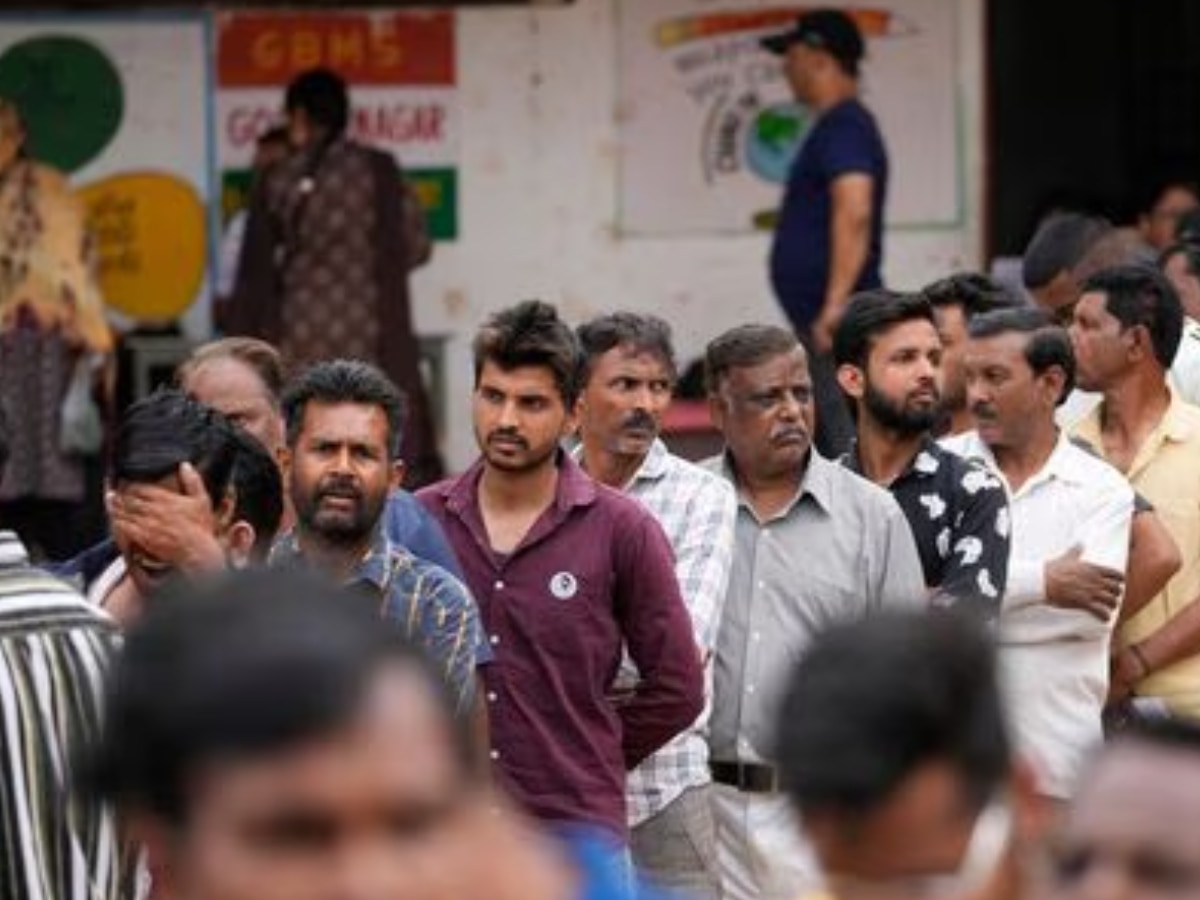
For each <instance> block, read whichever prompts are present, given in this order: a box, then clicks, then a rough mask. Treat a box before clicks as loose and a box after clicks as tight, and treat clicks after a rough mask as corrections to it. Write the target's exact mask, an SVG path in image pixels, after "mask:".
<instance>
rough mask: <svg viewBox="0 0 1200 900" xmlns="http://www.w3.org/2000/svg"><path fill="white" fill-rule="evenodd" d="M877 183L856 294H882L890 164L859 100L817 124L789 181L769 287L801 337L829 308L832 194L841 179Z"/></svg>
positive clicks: (828, 112) (835, 109)
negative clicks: (854, 176) (878, 289)
mask: <svg viewBox="0 0 1200 900" xmlns="http://www.w3.org/2000/svg"><path fill="white" fill-rule="evenodd" d="M853 173H863V174H866V175H870V176H871V177H872V179H873V180H874V197H873V203H872V208H873V214H872V217H871V246H870V251H869V253H868V255H867V262H866V265H864V266H863V270H862V273H861V275H860V276H859V279H858V283H857V284H856V285H855V290H856V291H858V290H866V289H868V288H874V287H879V286H880V284H881V282H880V278H879V269H880V265H881V264H882V262H883V205H884V200H885V198H886V196H887V181H888V161H887V150H886V149H885V147H884V145H883V137H882V136H881V135H880V133H879V127H878V126H877V125H876V124H875V117H874V116H872V115H871V113H870V111H868V110H867V108H866V107H865V106H863V105H862V104H861V103H859V102H858V101H857V100H847V101H845V102H844V103H840V104H838V105H837V106H834V107H833V108H831V109H828V110H826V111H825V113H824V114H823V115H822V116H821V117H820V118H819V119H817V123H816V125H814V126H813V129H812V131H811V132H809V134H808V136H807V137H806V138H805V140H804V144H803V146H802V147H801V148H800V152H799V154H798V155H797V156H796V161H795V163H793V164H792V172H791V174H790V175H789V177H788V185H787V190H786V191H785V193H784V197H783V208H782V209H781V210H780V213H779V223H778V226H777V227H776V230H775V243H774V245H773V246H772V248H771V286H772V287H773V288H774V290H775V296H776V297H777V298H778V299H779V302H780V304H781V305H782V306H783V309H784V312H785V313H787V316H788V318H789V319H790V320H791V322H792V326H793V327H794V328H796V330H797V331H799V332H801V333H804V332H807V330H808V328H809V326H810V325H811V324H812V322H813V321H814V320H815V319H816V318H817V316H818V315H819V314H820V312H821V307H822V306H823V305H824V303H825V286H826V283H827V282H828V280H829V251H830V243H831V234H830V226H831V220H830V213H831V207H832V201H831V194H830V188H831V186H832V184H833V182H834V181H835V180H836V179H837V178H839V177H840V176H842V175H849V174H853Z"/></svg>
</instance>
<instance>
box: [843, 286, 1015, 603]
mask: <svg viewBox="0 0 1200 900" xmlns="http://www.w3.org/2000/svg"><path fill="white" fill-rule="evenodd" d="M833 358H834V363H835V364H836V365H837V377H838V383H839V384H840V385H841V387H842V390H843V391H844V392H845V393H846V397H847V398H848V399H849V400H850V401H851V402H852V403H853V408H854V413H855V415H854V419H855V424H856V430H857V439H856V440H855V443H854V445H853V446H852V447H851V449H850V452H849V453H848V454H847V455H846V456H845V457H843V459H842V463H843V465H845V466H846V468H848V469H849V470H850V471H852V472H856V473H857V474H859V475H862V476H863V477H864V478H868V479H870V480H871V481H873V482H875V483H876V484H878V485H879V486H881V487H885V488H887V489H888V490H889V491H891V493H892V496H893V497H895V498H896V502H897V503H899V504H900V508H901V509H902V510H903V511H904V515H905V517H906V518H907V519H908V524H909V525H910V526H911V527H912V532H913V537H914V538H916V541H917V549H918V550H919V551H920V553H921V567H922V569H923V570H924V572H925V584H926V586H927V587H928V588H929V590H930V592H931V594H932V598H933V601H934V603H935V605H940V606H959V607H961V608H962V609H965V610H968V611H970V612H971V613H973V614H976V615H979V616H981V617H983V618H984V619H991V618H993V617H994V616H995V615H996V613H997V612H999V610H1000V598H1001V597H1003V596H1004V586H1005V584H1006V582H1007V579H1008V550H1009V531H1008V501H1007V499H1006V498H1005V495H1004V487H1003V486H1002V485H1001V484H1000V482H999V480H997V479H996V478H995V477H994V476H993V475H992V474H991V473H989V472H988V470H987V469H985V468H983V467H982V466H981V465H979V464H977V463H971V462H968V461H967V460H964V459H963V458H962V457H959V456H956V455H954V454H953V453H950V452H948V451H946V450H943V449H942V448H941V447H939V446H938V445H937V443H936V442H935V441H934V440H933V438H932V437H931V436H930V429H931V428H933V426H934V424H935V423H936V422H937V420H938V417H939V416H940V415H941V393H940V379H941V375H942V343H941V339H940V338H939V337H938V329H937V319H936V317H935V314H934V311H933V307H932V306H931V305H930V303H929V301H928V300H926V299H924V298H923V297H920V296H917V295H912V294H909V295H905V294H893V293H891V292H888V291H868V292H864V293H861V294H858V295H857V296H855V297H854V298H852V299H851V301H850V304H849V305H848V306H847V307H846V312H845V314H844V315H843V316H842V319H841V321H840V322H839V323H838V327H837V331H836V332H835V333H834V337H833Z"/></svg>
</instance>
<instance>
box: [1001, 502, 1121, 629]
mask: <svg viewBox="0 0 1200 900" xmlns="http://www.w3.org/2000/svg"><path fill="white" fill-rule="evenodd" d="M1132 517H1133V491H1132V490H1130V488H1129V486H1128V485H1127V484H1125V483H1124V482H1121V483H1119V484H1118V483H1116V482H1114V483H1113V484H1111V485H1109V486H1107V487H1098V488H1097V489H1096V490H1095V491H1094V492H1093V493H1092V495H1091V497H1090V498H1089V504H1088V509H1087V510H1086V512H1085V514H1084V516H1083V518H1082V520H1081V521H1080V522H1079V523H1078V525H1077V527H1076V528H1075V529H1074V532H1073V538H1074V541H1075V543H1074V545H1073V546H1071V547H1070V548H1069V549H1068V550H1067V551H1066V552H1065V553H1063V554H1061V555H1059V556H1057V557H1054V558H1052V559H1049V560H1046V559H1038V558H1025V559H1013V560H1012V563H1011V565H1010V567H1009V573H1008V595H1007V598H1006V600H1005V606H1006V608H1008V609H1015V608H1019V607H1021V606H1029V605H1032V604H1035V603H1046V604H1048V605H1050V606H1056V607H1059V608H1060V609H1073V610H1079V611H1081V612H1086V613H1088V614H1089V615H1091V616H1093V617H1094V618H1097V619H1099V620H1100V621H1102V622H1108V621H1109V620H1110V619H1111V618H1112V614H1113V611H1114V610H1116V609H1117V607H1118V606H1119V605H1120V602H1121V590H1122V587H1123V586H1124V582H1125V564H1126V562H1127V561H1128V557H1129V533H1130V524H1131V520H1132Z"/></svg>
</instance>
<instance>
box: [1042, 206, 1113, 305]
mask: <svg viewBox="0 0 1200 900" xmlns="http://www.w3.org/2000/svg"><path fill="white" fill-rule="evenodd" d="M1111 230H1112V225H1111V224H1110V223H1109V222H1108V220H1107V219H1104V218H1101V217H1100V216H1091V215H1086V214H1084V213H1076V212H1060V213H1054V214H1052V215H1050V216H1048V217H1047V218H1045V219H1044V220H1043V221H1042V223H1041V224H1040V225H1039V226H1038V229H1037V231H1036V232H1034V235H1033V238H1032V239H1031V240H1030V241H1029V246H1028V247H1026V248H1025V256H1024V259H1023V260H1022V261H1021V277H1022V279H1023V280H1024V282H1025V287H1027V288H1029V289H1030V290H1037V289H1038V288H1042V287H1045V286H1046V285H1048V284H1049V283H1050V282H1051V281H1053V280H1054V279H1055V278H1056V277H1057V276H1058V275H1059V274H1060V273H1062V272H1070V271H1071V270H1072V269H1074V268H1075V266H1076V265H1078V264H1079V262H1080V260H1082V259H1083V257H1084V256H1085V255H1086V254H1087V252H1088V251H1089V250H1090V249H1091V248H1092V245H1093V244H1095V243H1096V241H1098V240H1099V239H1100V238H1102V237H1103V236H1104V235H1106V234H1108V232H1110V231H1111Z"/></svg>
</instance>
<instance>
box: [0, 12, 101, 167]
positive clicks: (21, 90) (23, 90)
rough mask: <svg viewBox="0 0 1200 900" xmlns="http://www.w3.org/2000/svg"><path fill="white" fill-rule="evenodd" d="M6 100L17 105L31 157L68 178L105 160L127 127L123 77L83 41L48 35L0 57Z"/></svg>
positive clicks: (0, 82) (1, 89) (1, 94)
mask: <svg viewBox="0 0 1200 900" xmlns="http://www.w3.org/2000/svg"><path fill="white" fill-rule="evenodd" d="M0 97H5V98H7V99H9V100H12V101H13V102H14V103H16V104H17V107H18V108H19V109H20V110H21V116H22V118H23V119H24V120H25V128H26V131H27V132H28V135H29V139H28V147H29V152H30V154H31V155H32V156H34V157H35V158H36V159H39V160H41V161H42V162H46V163H49V164H50V165H52V166H55V167H56V168H59V169H62V170H63V171H66V172H74V171H76V170H78V169H81V168H83V167H84V166H85V165H87V164H88V163H89V162H91V161H92V160H93V159H95V158H96V157H97V156H99V155H100V153H101V152H102V151H103V150H104V148H105V147H107V146H108V143H109V141H111V140H112V139H113V137H114V136H115V135H116V133H117V130H118V129H119V128H120V127H121V118H122V116H123V115H124V113H125V93H124V89H123V88H122V86H121V75H120V73H119V72H118V71H117V67H116V66H115V65H113V62H112V60H110V59H109V58H108V57H107V56H106V55H105V54H104V52H103V51H102V50H101V49H100V48H99V47H97V46H96V45H95V44H92V43H91V42H90V41H86V40H84V39H82V38H78V37H73V36H68V35H45V36H42V37H36V38H30V39H28V40H25V41H21V42H20V43H18V44H14V45H13V46H12V47H10V48H9V49H8V50H6V51H5V52H4V54H3V55H2V56H0Z"/></svg>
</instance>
